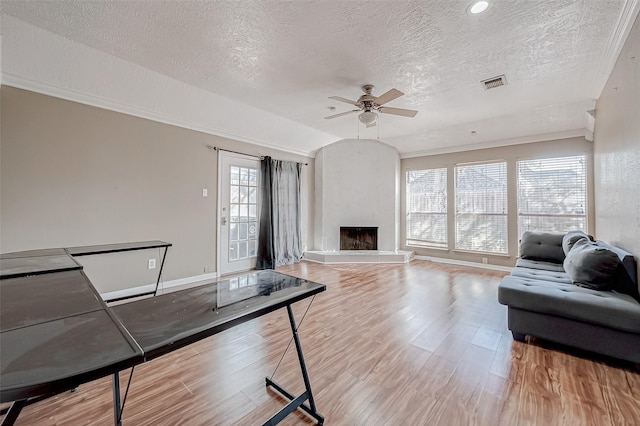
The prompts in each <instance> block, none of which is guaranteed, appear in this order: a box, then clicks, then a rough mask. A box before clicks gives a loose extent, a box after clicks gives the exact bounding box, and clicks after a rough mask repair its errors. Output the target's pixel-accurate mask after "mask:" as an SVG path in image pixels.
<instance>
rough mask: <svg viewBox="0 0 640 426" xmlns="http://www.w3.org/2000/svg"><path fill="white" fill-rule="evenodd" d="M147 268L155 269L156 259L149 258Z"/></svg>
mask: <svg viewBox="0 0 640 426" xmlns="http://www.w3.org/2000/svg"><path fill="white" fill-rule="evenodd" d="M149 269H156V260H155V259H149Z"/></svg>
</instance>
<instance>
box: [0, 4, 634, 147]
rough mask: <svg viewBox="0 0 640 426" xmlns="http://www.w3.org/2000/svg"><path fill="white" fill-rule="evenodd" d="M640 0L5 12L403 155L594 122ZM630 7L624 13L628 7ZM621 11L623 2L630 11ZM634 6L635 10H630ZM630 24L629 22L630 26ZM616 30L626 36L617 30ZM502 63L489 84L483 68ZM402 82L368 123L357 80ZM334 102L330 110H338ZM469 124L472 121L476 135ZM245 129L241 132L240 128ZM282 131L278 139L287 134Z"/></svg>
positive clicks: (15, 8)
mask: <svg viewBox="0 0 640 426" xmlns="http://www.w3.org/2000/svg"><path fill="white" fill-rule="evenodd" d="M637 3H638V2H637V0H581V1H580V0H577V1H576V0H553V1H543V0H519V1H513V0H492V1H491V5H490V7H489V9H488V10H487V11H486V12H485V13H483V14H481V15H478V16H472V15H469V14H467V13H466V9H467V7H468V6H469V4H470V1H456V0H428V1H419V2H417V1H366V2H365V1H264V0H259V1H215V2H213V1H167V2H162V1H145V2H142V1H120V2H111V1H109V2H107V1H92V2H89V1H84V0H81V1H64V2H62V1H44V2H35V1H34V2H26V1H8V0H4V1H3V2H2V6H1V7H2V13H4V14H7V15H10V16H13V17H15V18H18V19H20V20H22V21H25V22H27V23H29V24H31V25H34V26H37V27H40V28H42V29H44V30H46V31H49V32H51V33H54V34H57V35H60V36H63V37H65V38H67V39H69V40H73V41H76V42H79V43H81V44H83V45H86V46H89V47H92V48H95V49H98V50H100V51H103V52H106V53H109V54H111V55H114V56H116V57H119V58H121V59H124V60H126V61H129V62H131V63H134V64H137V65H140V66H143V67H145V68H148V69H150V70H153V71H156V72H158V73H161V74H164V75H166V76H169V77H171V78H173V79H176V80H179V81H181V82H184V83H187V84H189V85H191V86H194V87H197V88H200V89H204V90H206V91H209V92H212V93H215V94H217V95H221V96H224V97H227V98H230V99H233V100H235V101H237V102H240V103H242V104H246V105H250V106H252V107H254V108H258V109H261V110H264V111H268V112H270V113H272V114H275V115H278V116H281V117H284V118H286V119H289V120H292V121H294V122H297V123H299V124H302V126H297V127H296V135H295V138H294V137H292V138H291V140H289V141H284V142H285V144H287V145H288V146H289V147H290V148H291V149H292V150H294V151H297V150H299V148H300V147H297V146H296V140H301V139H303V138H304V134H303V132H302V134H301V132H300V129H304V128H306V127H308V128H312V129H316V130H318V131H321V132H324V133H325V134H328V135H330V137H329V138H327V140H325V141H324V142H319V143H318V144H317V146H314V147H312V148H313V149H318V148H320V147H321V145H322V144H323V143H324V144H327V143H331V142H334V141H335V140H339V139H353V138H356V137H358V136H359V137H361V138H377V137H378V136H379V137H380V139H381V140H382V141H384V142H386V143H388V144H390V145H393V146H395V147H396V148H397V149H398V150H399V151H400V152H401V153H402V154H403V155H404V156H408V155H412V154H415V153H420V152H435V151H437V150H449V149H450V150H456V149H461V148H462V147H468V148H470V147H473V146H483V144H484V145H485V146H486V145H487V144H493V145H495V144H498V145H499V144H509V143H515V142H516V141H519V140H520V141H522V140H527V138H531V137H532V136H536V135H549V134H552V135H553V134H558V135H560V134H566V133H567V132H578V133H579V132H580V131H584V134H587V133H588V131H587V130H586V126H587V124H586V123H587V120H586V111H587V110H590V109H592V108H593V106H594V100H595V99H596V98H597V97H598V96H599V94H600V91H601V90H602V87H603V86H604V83H605V82H606V77H607V76H608V73H609V72H610V70H611V68H612V67H613V64H614V62H615V59H616V57H617V54H616V53H615V52H614V53H613V54H612V51H615V50H616V49H618V50H617V51H619V48H621V44H622V42H623V41H624V40H623V39H622V40H619V37H620V36H619V34H620V27H621V25H628V21H630V22H631V24H632V23H633V21H634V19H635V16H636V15H637V11H638V6H637ZM630 9H631V10H632V12H629V10H630ZM625 14H626V15H625ZM629 14H631V15H632V16H631V17H629ZM625 36H626V34H625ZM616 37H618V39H616ZM500 74H505V75H506V78H507V81H508V85H507V86H504V87H499V88H497V89H493V90H490V91H485V90H484V89H483V87H482V85H481V84H480V81H481V80H484V79H487V78H490V77H494V76H497V75H500ZM364 83H371V84H374V85H375V86H376V89H375V90H374V94H375V95H380V94H382V93H383V92H385V91H387V90H388V89H390V88H397V89H398V90H400V91H402V92H404V93H405V96H403V97H401V98H399V99H396V100H394V101H392V102H390V103H389V104H388V106H392V107H399V108H409V109H416V110H418V111H419V112H418V115H417V116H416V117H415V118H406V117H397V116H390V115H383V116H382V117H381V118H380V123H379V124H380V125H379V126H378V127H375V128H372V129H365V128H364V127H363V126H358V121H357V114H352V115H348V116H345V117H340V118H336V119H334V120H324V119H323V117H325V116H328V115H331V114H335V113H338V112H342V111H348V110H349V109H350V108H349V107H350V106H349V105H348V104H346V103H340V102H336V101H333V100H330V99H328V97H329V96H332V95H337V96H341V97H345V98H349V99H354V100H355V99H357V98H358V96H360V95H361V94H362V91H361V89H360V86H361V85H362V84H364ZM331 108H335V111H333V110H331ZM471 131H475V134H474V135H472V134H471ZM239 136H241V135H239ZM280 142H281V143H282V141H280Z"/></svg>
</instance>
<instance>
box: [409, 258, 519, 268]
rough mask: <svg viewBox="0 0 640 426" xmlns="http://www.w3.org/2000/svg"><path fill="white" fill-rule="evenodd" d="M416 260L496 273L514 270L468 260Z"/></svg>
mask: <svg viewBox="0 0 640 426" xmlns="http://www.w3.org/2000/svg"><path fill="white" fill-rule="evenodd" d="M414 259H418V260H429V261H431V262H439V263H449V264H452V265H460V266H471V267H473V268H482V269H493V270H496V271H505V272H511V270H512V269H513V268H512V267H509V266H500V265H491V264H488V263H477V262H468V261H466V260H455V259H446V258H444V257H431V256H418V255H416V256H414Z"/></svg>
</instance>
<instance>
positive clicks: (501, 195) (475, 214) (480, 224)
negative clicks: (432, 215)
mask: <svg viewBox="0 0 640 426" xmlns="http://www.w3.org/2000/svg"><path fill="white" fill-rule="evenodd" d="M455 179H456V182H455V191H456V194H455V199H456V246H455V248H456V249H458V250H470V251H480V252H487V253H500V254H502V253H505V254H506V253H507V239H508V238H507V163H506V162H496V163H484V164H472V165H459V166H456V167H455Z"/></svg>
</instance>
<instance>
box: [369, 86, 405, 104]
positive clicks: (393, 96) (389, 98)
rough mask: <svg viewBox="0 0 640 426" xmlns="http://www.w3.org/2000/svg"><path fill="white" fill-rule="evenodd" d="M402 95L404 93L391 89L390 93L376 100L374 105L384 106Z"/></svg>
mask: <svg viewBox="0 0 640 426" xmlns="http://www.w3.org/2000/svg"><path fill="white" fill-rule="evenodd" d="M402 95H404V93H402V92H401V91H399V90H398V89H391V90H389V91H388V92H386V93H383V94H382V95H380V96H378V97H377V98H375V99H374V101H373V103H374V104H376V105H384V104H386V103H387V102H391V101H392V100H394V99H397V98H399V97H400V96H402Z"/></svg>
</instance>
